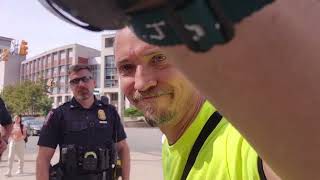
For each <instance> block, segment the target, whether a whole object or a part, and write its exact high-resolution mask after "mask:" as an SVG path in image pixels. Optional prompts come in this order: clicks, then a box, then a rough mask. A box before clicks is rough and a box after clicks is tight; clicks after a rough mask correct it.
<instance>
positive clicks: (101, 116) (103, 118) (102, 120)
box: [98, 109, 107, 123]
mask: <svg viewBox="0 0 320 180" xmlns="http://www.w3.org/2000/svg"><path fill="white" fill-rule="evenodd" d="M98 118H99V120H100V121H99V122H100V123H107V121H106V120H107V117H106V114H105V112H104V110H102V109H99V110H98Z"/></svg>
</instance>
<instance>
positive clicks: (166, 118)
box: [144, 108, 176, 126]
mask: <svg viewBox="0 0 320 180" xmlns="http://www.w3.org/2000/svg"><path fill="white" fill-rule="evenodd" d="M144 115H145V117H146V118H147V119H148V120H147V123H148V124H149V125H150V126H152V125H154V124H155V125H156V126H160V125H164V124H166V123H168V122H170V121H171V120H172V119H173V118H174V117H175V115H176V113H175V112H172V111H166V112H162V113H158V112H154V110H152V109H151V108H147V109H146V111H145V113H144Z"/></svg>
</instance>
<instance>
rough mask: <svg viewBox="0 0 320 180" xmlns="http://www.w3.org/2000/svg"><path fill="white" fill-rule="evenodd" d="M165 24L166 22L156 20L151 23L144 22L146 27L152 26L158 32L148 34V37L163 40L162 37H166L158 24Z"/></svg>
mask: <svg viewBox="0 0 320 180" xmlns="http://www.w3.org/2000/svg"><path fill="white" fill-rule="evenodd" d="M165 24H166V23H165V22H164V21H160V22H156V23H153V24H146V28H148V29H150V28H154V30H155V31H156V32H157V33H158V34H151V35H149V38H150V39H156V40H163V39H164V38H166V36H165V34H164V33H163V31H162V29H161V27H160V26H164V25H165Z"/></svg>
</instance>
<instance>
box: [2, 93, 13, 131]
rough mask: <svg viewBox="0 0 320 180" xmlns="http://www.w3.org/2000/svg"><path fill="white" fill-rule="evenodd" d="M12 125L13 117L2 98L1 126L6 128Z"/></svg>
mask: <svg viewBox="0 0 320 180" xmlns="http://www.w3.org/2000/svg"><path fill="white" fill-rule="evenodd" d="M11 123H12V119H11V116H10V114H9V112H8V111H7V108H6V105H5V104H4V102H3V100H2V99H1V98H0V124H1V125H2V126H6V125H8V124H11Z"/></svg>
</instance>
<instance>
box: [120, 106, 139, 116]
mask: <svg viewBox="0 0 320 180" xmlns="http://www.w3.org/2000/svg"><path fill="white" fill-rule="evenodd" d="M124 116H125V117H139V116H143V113H142V112H141V111H139V110H138V109H137V108H135V107H132V108H127V109H125V110H124Z"/></svg>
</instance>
